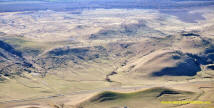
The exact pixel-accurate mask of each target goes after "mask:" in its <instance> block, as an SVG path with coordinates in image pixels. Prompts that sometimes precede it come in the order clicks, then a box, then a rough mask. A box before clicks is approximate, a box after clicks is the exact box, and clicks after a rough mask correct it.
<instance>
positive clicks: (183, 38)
mask: <svg viewBox="0 0 214 108" xmlns="http://www.w3.org/2000/svg"><path fill="white" fill-rule="evenodd" d="M189 12H191V13H198V12H199V13H201V15H202V16H203V17H204V19H201V20H194V21H193V22H188V21H183V20H181V19H179V17H176V16H174V15H170V14H166V13H160V12H159V11H157V10H143V9H130V10H124V9H96V10H84V11H82V12H81V13H79V14H72V12H71V13H70V12H69V11H63V12H57V11H51V10H47V11H32V12H31V11H28V12H27V11H25V12H7V13H0V15H1V17H0V26H1V27H0V32H1V34H0V35H1V36H0V39H1V41H3V42H5V43H4V46H7V47H8V46H9V47H10V48H11V49H13V50H5V49H6V48H5V47H4V46H0V60H2V62H1V66H2V69H1V71H0V75H1V76H0V77H1V79H3V80H1V82H0V86H1V87H2V88H3V89H1V90H0V102H1V103H0V107H17V106H20V107H25V105H26V106H27V107H28V108H29V107H31V105H33V106H35V107H41V108H43V107H47V108H49V107H54V105H56V106H55V107H57V106H58V107H62V106H60V105H64V107H68V108H69V107H71V108H72V107H74V106H76V105H77V107H78V105H80V106H83V107H84V108H85V107H86V108H87V107H88V108H100V106H103V107H104V106H105V107H106V108H111V107H124V106H125V105H127V106H128V107H131V108H132V107H133V108H142V107H141V106H142V105H145V106H147V107H155V106H157V105H158V106H160V107H163V108H165V107H173V106H174V105H163V104H161V103H160V100H180V99H190V100H206V101H212V102H213V98H212V97H210V96H212V93H213V75H214V74H213V69H212V68H208V67H209V66H213V64H214V62H213V61H214V58H213V53H214V52H213V51H214V50H213V45H214V43H213V42H214V41H213V27H214V20H213V16H214V13H213V11H212V7H206V8H200V9H193V10H191V11H190V10H189ZM14 51H16V52H20V53H21V54H22V56H20V57H19V56H17V55H16V53H14ZM1 53H2V54H1ZM4 55H6V56H4ZM23 61H25V62H26V63H28V64H31V65H32V66H26V63H23ZM18 63H19V64H18ZM8 64H14V65H12V66H11V65H8ZM3 67H6V68H4V69H3ZM17 67H19V68H21V69H20V70H23V71H21V72H19V74H13V73H17V70H16V68H17ZM20 70H19V71H20ZM29 70H30V71H29ZM5 73H7V74H5ZM124 87H129V90H128V91H132V92H133V91H134V93H122V92H123V91H125V90H126V89H124ZM153 87H164V88H153ZM168 87H169V88H168ZM142 88H144V89H148V90H144V91H139V92H136V90H139V89H140V90H141V89H142ZM150 88H152V89H150ZM116 89H117V90H116ZM79 91H83V92H80V93H78V92H79ZM103 91H111V92H103ZM164 91H170V92H167V93H168V94H167V93H166V95H165V94H164V95H161V96H159V97H158V94H160V93H161V92H164ZM186 91H189V92H186ZM100 92H101V94H98V95H94V94H97V93H100ZM72 93H74V94H72ZM164 93H165V92H164ZM92 94H93V96H92V98H87V99H88V100H87V99H86V100H83V101H84V102H76V103H75V104H74V103H72V102H73V101H78V100H82V98H84V97H91V95H92ZM89 95H90V96H89ZM106 96H107V97H106ZM109 96H110V97H109ZM76 97H78V98H76ZM208 97H209V98H208ZM75 98H76V100H75ZM80 98H81V99H80ZM14 100H15V101H14ZM20 100H21V101H20ZM23 100H24V101H23ZM42 101H44V102H42ZM101 101H103V102H101ZM148 101H149V102H151V103H148ZM34 102H35V103H36V105H34V104H32V103H34ZM51 102H53V103H54V105H53V104H52V105H50V104H49V103H51ZM23 104H24V105H23ZM37 104H38V105H37ZM135 105H136V106H135ZM212 105H213V104H211V105H207V106H206V105H202V106H197V105H187V107H188V106H190V107H208V106H212ZM181 107H183V105H182V106H181ZM184 107H186V105H184Z"/></svg>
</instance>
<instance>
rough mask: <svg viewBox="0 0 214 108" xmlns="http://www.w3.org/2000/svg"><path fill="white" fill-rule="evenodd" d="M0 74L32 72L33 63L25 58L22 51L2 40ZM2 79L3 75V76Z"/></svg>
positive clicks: (0, 44)
mask: <svg viewBox="0 0 214 108" xmlns="http://www.w3.org/2000/svg"><path fill="white" fill-rule="evenodd" d="M0 61H1V64H0V75H1V76H2V75H3V76H13V75H20V74H22V73H24V72H28V73H30V72H32V69H33V65H32V64H31V63H29V62H28V61H27V60H26V59H25V58H23V56H22V53H21V52H20V51H17V50H15V49H14V48H13V47H12V46H11V45H9V44H7V43H6V42H4V41H1V40H0ZM1 79H2V77H1Z"/></svg>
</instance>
